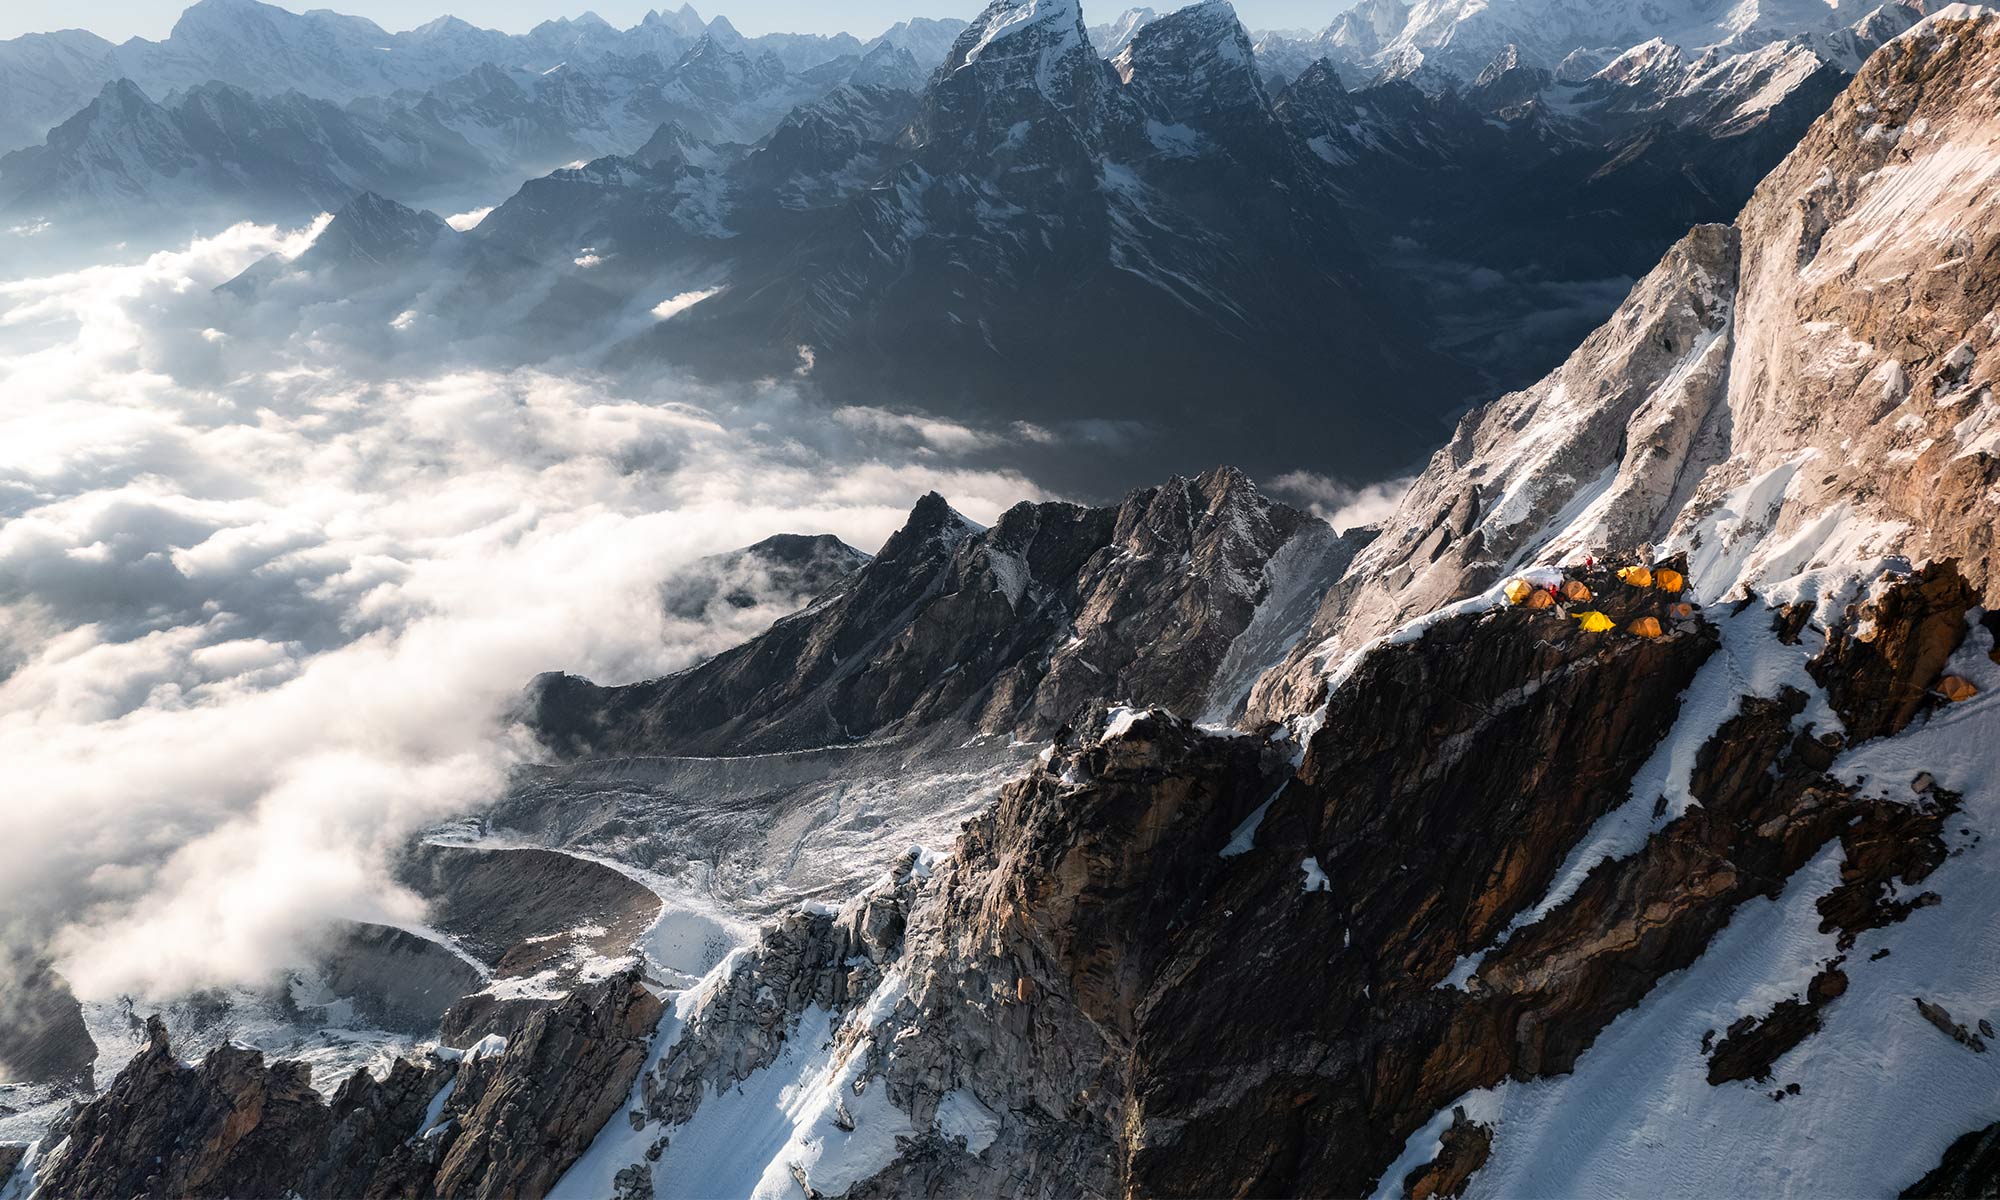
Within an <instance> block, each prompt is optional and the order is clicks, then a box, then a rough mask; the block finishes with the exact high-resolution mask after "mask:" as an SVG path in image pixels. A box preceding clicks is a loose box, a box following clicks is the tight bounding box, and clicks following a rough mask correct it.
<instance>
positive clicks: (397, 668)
mask: <svg viewBox="0 0 2000 1200" xmlns="http://www.w3.org/2000/svg"><path fill="white" fill-rule="evenodd" d="M322 227H323V222H322V223H319V224H315V225H313V226H310V227H307V228H303V229H294V230H287V229H279V228H273V227H267V226H255V225H240V226H237V227H235V228H232V229H229V230H227V231H226V232H223V233H221V234H219V235H217V236H214V237H210V238H205V239H201V240H197V241H195V242H193V243H192V244H189V245H186V246H185V247H182V248H179V249H175V250H171V251H167V252H162V253H154V254H150V255H145V256H133V257H131V258H130V259H129V260H128V261H120V262H116V263H111V264H106V265H99V266H92V267H88V268H83V269H78V270H71V271H64V272H62V273H57V274H47V275H41V276H36V277H27V278H15V279H12V280H6V281H0V763H5V764H6V766H5V770H4V777H5V783H4V785H0V787H4V790H5V792H6V796H5V800H4V803H0V820H4V836H0V940H3V941H4V945H0V948H4V949H12V950H14V951H15V952H16V954H17V955H20V957H19V958H18V959H10V957H9V956H8V955H4V954H0V972H4V971H6V970H8V969H9V968H8V967H7V966H6V965H5V964H6V963H8V962H9V961H32V960H33V959H34V958H36V957H39V956H41V955H44V954H46V955H48V956H50V957H52V958H53V960H54V962H55V965H56V967H57V969H58V970H60V971H61V973H62V974H63V975H64V976H65V977H66V978H67V979H68V980H69V981H70V983H71V985H72V986H73V988H74V990H76V991H77V992H78V994H79V995H81V996H82V997H84V998H85V999H86V1000H93V999H96V1000H102V999H106V998H108V997H112V996H141V997H145V996H153V997H161V996H170V995H174V994H178V993H181V992H185V991H187V990H189V989H194V988H204V987H231V986H252V985H256V984H259V983H262V982H265V981H268V980H269V979H270V978H272V977H273V976H274V975H275V974H276V973H277V972H279V971H281V970H283V969H285V968H286V967H288V966H290V965H292V964H294V963H295V962H297V961H298V960H300V959H301V958H302V956H303V955H305V954H307V953H308V952H309V951H308V949H307V947H308V946H309V945H310V943H311V941H312V939H313V937H314V935H315V933H316V932H317V931H318V930H320V929H321V928H322V927H323V926H324V925H325V924H326V923H327V922H328V921H330V920H333V919H355V920H370V921H389V922H402V921H409V920H414V919H418V918H419V917H420V916H421V906H420V904H419V902H418V901H417V899H416V898H415V897H414V896H412V895H410V894H409V893H407V892H405V891H403V890H402V889H400V888H399V887H397V886H395V885H394V884H393V883H392V882H391V881H390V879H389V876H388V871H387V866H388V863H389V862H390V860H391V858H392V856H393V855H394V853H395V852H396V850H397V849H398V848H399V847H400V846H401V845H402V844H404V842H405V841H406V840H407V839H408V838H409V837H410V836H411V835H412V834H413V833H415V832H417V831H419V830H421V829H423V828H424V827H426V826H428V825H430V824H432V823H435V822H438V821H440V820H443V819H447V818H449V817H451V816H452V815H454V814H457V813H462V812H466V811H470V810H473V809H476V808H477V807H478V806H480V805H481V804H482V802H484V801H485V800H487V799H489V798H490V797H492V796H493V795H494V794H495V793H496V792H497V791H498V789H500V788H501V787H502V786H503V785H504V782H505V779H506V776H507V773H508V771H509V769H510V767H512V766H514V765H515V764H517V763H519V762H521V761H522V760H523V759H524V758H525V757H529V756H532V755H534V754H535V753H536V750H535V748H534V747H533V746H532V745H530V744H528V743H527V741H526V740H525V739H524V738H523V737H522V736H521V735H520V733H519V732H518V730H516V729H514V728H512V727H510V724H509V721H508V714H509V712H510V709H511V706H512V705H513V704H514V703H515V701H516V700H517V698H518V696H519V695H520V692H521V689H522V687H523V686H524V685H525V684H526V682H527V681H528V680H529V679H530V678H532V677H533V676H534V675H535V674H536V673H538V672H541V671H547V670H564V671H571V672H576V673H580V674H584V675H589V676H591V677H594V678H597V679H599V680H602V681H607V682H622V681H627V680H632V679H638V678H644V677H648V676H653V675H658V674H661V673H664V672H668V671H672V670H675V669H678V668H681V667H684V666H687V665H689V664H691V663H693V662H695V661H697V660H699V659H701V658H703V657H705V656H707V655H709V654H712V653H714V652H715V651H717V650H719V649H721V648H723V647H725V646H727V645H730V644H732V643H734V642H737V641H740V640H742V639H743V638H745V637H747V636H749V635H751V634H753V633H755V632H756V631H757V630H758V629H760V628H761V627H763V626H764V625H765V624H768V623H769V622H770V621H771V620H773V619H775V617H776V616H778V615H780V614H781V613H782V612H783V611H785V609H786V608H788V607H789V606H791V605H792V604H795V603H797V600H798V598H797V597H786V596H776V595H774V596H771V597H768V598H764V597H760V601H763V600H766V599H768V603H765V602H760V603H758V604H756V605H753V606H750V607H748V608H741V607H736V606H732V605H715V606H710V607H709V608H708V609H706V610H704V611H703V612H702V614H701V616H700V618H699V619H690V618H688V617H687V616H685V615H682V616H671V615H669V614H668V613H667V612H666V611H665V610H664V608H663V605H662V603H661V589H662V587H663V585H670V584H671V581H672V580H674V579H675V578H676V577H677V576H679V575H684V574H685V573H687V572H689V571H692V570H695V569H697V566H696V564H698V562H699V560H700V559H701V558H702V557H703V556H706V555H710V554H715V553H718V552H721V551H726V550H729V549H733V548H735V547H739V546H743V545H746V544H749V543H751V542H754V541H756V540H758V539H760V538H762V537H765V536H767V535H770V534H773V533H778V532H802V533H821V532H826V533H833V534H836V535H838V536H840V537H841V538H843V539H845V540H846V541H848V542H849V543H851V544H853V545H855V546H857V547H859V548H861V549H863V550H873V549H874V548H875V547H876V546H877V545H878V544H879V543H880V542H881V540H882V539H883V538H884V537H886V536H887V535H888V534H889V533H890V532H892V531H893V530H894V529H895V528H896V527H897V526H898V525H899V524H900V523H901V522H902V520H903V519H904V516H905V515H906V513H907V511H908V508H909V506H910V505H911V504H912V503H913V501H914V500H915V499H916V498H917V497H918V496H920V495H921V494H922V493H923V492H925V491H926V490H930V489H936V490H938V491H941V492H943V493H944V494H945V495H947V496H948V497H949V498H950V499H951V501H952V503H953V504H954V505H955V506H956V507H957V508H959V509H960V510H961V511H963V512H965V513H966V514H967V515H968V516H971V517H972V518H974V519H976V520H990V519H991V518H992V517H993V516H994V515H996V514H997V513H998V512H999V511H1001V510H1003V509H1004V508H1006V507H1007V506H1008V505H1011V504H1013V503H1015V502H1018V501H1020V500H1023V499H1034V498H1037V497H1039V496H1040V495H1041V492H1040V490H1039V489H1038V488H1037V487H1036V486H1035V485H1034V484H1033V483H1032V482H1031V481H1030V480H1029V479H1027V478H1024V477H1022V476H1021V475H1020V474H1018V473H1016V472H1013V471H1010V470H1007V469H1004V468H996V467H993V466H991V465H990V462H987V461H985V460H982V461H981V462H979V463H974V462H971V461H967V460H965V458H964V455H965V454H967V453H968V452H970V451H972V450H977V449H985V450H990V449H991V448H992V446H993V445H994V444H995V442H996V440H1002V441H1004V440H1005V439H1009V438H1019V439H1026V440H1030V441H1032V440H1034V439H1035V438H1037V437H1038V436H1041V431H1039V430H1034V429H1008V428H1001V429H994V430H985V429H972V428H969V427H966V426H962V425H958V424H954V423H951V422H944V421H936V420H931V419H928V418H924V419H912V418H908V417H906V416H903V415H898V414H886V413H878V412H875V411H873V410H866V409H853V408H848V409H843V410H836V411H827V410H825V409H823V408H820V407H816V406H815V405H814V404H813V403H812V402H811V401H810V399H809V398H808V397H805V396H803V395H801V394H800V392H799V391H798V388H799V387H800V386H801V381H799V380H797V379H791V378H788V379H784V380H773V381H771V382H769V383H768V384H764V385H760V386H757V387H752V388H738V389H732V390H730V391H728V392H717V391H712V390H708V389H704V388H701V387H698V386H695V385H693V384H690V383H686V382H684V381H678V380H675V379H673V378H669V377H653V378H647V379H643V380H637V381H635V380H633V379H630V378H626V379H612V378H609V377H606V376H604V375H601V374H599V373H596V372H595V371H592V370H590V369H588V368H585V367H576V368H574V369H571V368H566V367H564V366H563V365H562V364H543V365H540V366H537V367H533V368H524V367H518V366H512V367H507V366H498V365H482V364H480V363H478V362H476V361H467V360H465V358H464V357H463V355H462V354H461V353H459V352H457V351H455V350H454V349H453V348H452V346H451V345H449V344H448V339H445V338H436V339H431V340H427V339H426V338H425V337H424V324H423V322H422V321H421V320H411V319H408V314H407V313H384V312H378V311H369V310H368V309H367V307H366V306H365V305H355V304H350V303H347V302H346V301H345V300H344V299H343V298H341V297H339V296H327V297H323V298H321V299H320V301H319V302H318V303H317V304H316V305H315V306H313V307H311V308H307V307H303V306H300V307H292V306H288V307H287V309H286V311H285V312H283V313H281V314H264V315H261V316H260V315H259V314H258V313H257V312H255V311H254V310H252V309H251V308H250V307H248V306H246V304H245V302H244V301H243V300H241V299H240V298H237V297H233V296H231V295H229V294H228V293H218V292H216V291H215V288H216V287H217V285H219V284H222V283H224V282H226V281H228V280H229V279H231V278H233V277H234V276H236V275H237V274H238V273H239V272H241V271H243V270H244V269H245V268H247V267H249V266H251V265H252V264H253V263H256V262H258V261H259V260H261V259H264V258H265V257H266V256H270V255H276V256H278V257H279V258H280V259H284V258H290V257H293V256H296V255H297V254H299V253H300V252H301V251H302V250H303V249H305V248H306V247H307V246H308V245H309V244H310V242H311V240H312V238H313V237H314V236H315V235H316V234H317V232H318V231H319V229H320V228H322ZM22 951H26V952H27V953H26V954H25V955H21V952H22ZM6 990H7V988H6V980H5V979H0V996H4V995H5V993H6Z"/></svg>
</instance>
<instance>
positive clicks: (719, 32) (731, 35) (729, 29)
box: [707, 17, 743, 50]
mask: <svg viewBox="0 0 2000 1200" xmlns="http://www.w3.org/2000/svg"><path fill="white" fill-rule="evenodd" d="M707 36H708V38H709V40H710V41H712V42H714V43H715V44H716V45H718V46H722V47H724V48H726V49H730V50H740V49H742V48H743V35H742V34H740V33H738V32H736V26H734V25H731V24H730V23H729V18H728V17H717V18H715V19H714V20H712V21H710V22H709V23H708V31H707Z"/></svg>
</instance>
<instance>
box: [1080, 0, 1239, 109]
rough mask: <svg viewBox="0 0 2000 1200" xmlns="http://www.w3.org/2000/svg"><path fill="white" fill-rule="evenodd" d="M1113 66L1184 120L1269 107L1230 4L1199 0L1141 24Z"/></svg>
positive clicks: (1123, 78) (1215, 0) (1164, 107)
mask: <svg viewBox="0 0 2000 1200" xmlns="http://www.w3.org/2000/svg"><path fill="white" fill-rule="evenodd" d="M1111 65H1112V67H1113V69H1114V70H1116V71H1117V73H1118V77H1119V79H1120V80H1122V81H1123V82H1125V83H1126V84H1128V85H1130V84H1133V83H1135V82H1136V83H1138V84H1139V85H1140V86H1141V87H1142V88H1144V89H1146V90H1147V91H1148V92H1149V93H1153V94H1154V95H1155V96H1156V97H1158V98H1159V100H1160V107H1161V109H1162V111H1164V112H1166V113H1168V114H1170V115H1172V116H1173V117H1175V118H1177V119H1179V120H1183V121H1186V120H1192V119H1195V118H1200V117H1206V116H1210V115H1213V114H1215V113H1217V112H1221V111H1229V110H1246V109H1268V107H1269V104H1270V101H1269V99H1268V98H1267V97H1266V96H1265V94H1264V86H1263V81H1262V78H1261V76H1260V75H1259V73H1258V70H1257V58H1256V53H1255V51H1254V50H1253V49H1252V48H1251V43H1250V35H1249V33H1248V32H1246V31H1245V30H1244V28H1243V25H1242V23H1241V22H1240V21H1238V20H1237V19H1236V9H1235V7H1234V6H1233V5H1231V4H1230V3H1229V0H1201V2H1200V3H1198V4H1190V5H1188V6H1187V7H1186V8H1182V9H1178V10H1176V11H1174V12H1171V13H1168V14H1167V15H1166V16H1164V17H1161V18H1159V19H1158V20H1156V21H1153V22H1151V23H1149V24H1147V25H1145V26H1144V27H1142V28H1141V29H1140V30H1139V31H1138V32H1137V33H1136V34H1134V35H1133V37H1132V40H1131V42H1130V43H1129V44H1128V45H1127V46H1126V47H1125V49H1124V50H1123V51H1121V52H1120V53H1119V55H1118V57H1117V58H1115V59H1113V60H1112V64H1111Z"/></svg>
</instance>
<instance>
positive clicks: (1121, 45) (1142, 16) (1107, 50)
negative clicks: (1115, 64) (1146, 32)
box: [1090, 8, 1160, 58]
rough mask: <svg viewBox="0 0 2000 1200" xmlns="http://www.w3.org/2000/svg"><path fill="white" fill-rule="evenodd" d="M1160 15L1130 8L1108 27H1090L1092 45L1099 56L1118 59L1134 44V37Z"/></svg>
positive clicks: (1146, 9) (1146, 10)
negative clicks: (1121, 53)
mask: <svg viewBox="0 0 2000 1200" xmlns="http://www.w3.org/2000/svg"><path fill="white" fill-rule="evenodd" d="M1159 16H1160V14H1159V13H1157V12H1155V11H1153V10H1152V9H1150V8H1128V9H1126V10H1125V11H1124V12H1122V13H1119V14H1118V16H1117V18H1116V19H1114V20H1113V21H1112V22H1111V23H1110V24H1108V25H1092V26H1091V27H1090V40H1091V44H1092V45H1094V46H1096V47H1097V52H1098V54H1100V55H1102V56H1103V57H1105V58H1117V57H1118V54H1119V52H1120V51H1122V50H1123V49H1125V47H1127V46H1129V45H1131V44H1132V35H1134V34H1136V33H1138V32H1139V30H1141V29H1142V28H1144V27H1145V26H1146V25H1147V24H1148V23H1150V22H1152V21H1155V20H1158V19H1159Z"/></svg>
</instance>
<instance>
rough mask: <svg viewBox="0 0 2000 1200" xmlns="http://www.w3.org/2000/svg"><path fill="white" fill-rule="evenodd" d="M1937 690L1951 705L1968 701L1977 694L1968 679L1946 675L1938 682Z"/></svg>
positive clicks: (1977, 691) (1975, 688)
mask: <svg viewBox="0 0 2000 1200" xmlns="http://www.w3.org/2000/svg"><path fill="white" fill-rule="evenodd" d="M1937 690H1938V691H1939V692H1940V693H1941V694H1943V696H1944V698H1945V699H1946V700H1949V701H1951V702H1952V703H1953V704H1957V703H1960V702H1961V701H1965V700H1970V699H1972V698H1973V697H1974V696H1977V695H1978V694H1979V689H1978V688H1977V687H1976V686H1974V685H1973V682H1972V681H1971V680H1970V679H1966V678H1964V677H1963V676H1959V675H1947V676H1945V677H1944V678H1943V679H1940V680H1938V685H1937Z"/></svg>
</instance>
